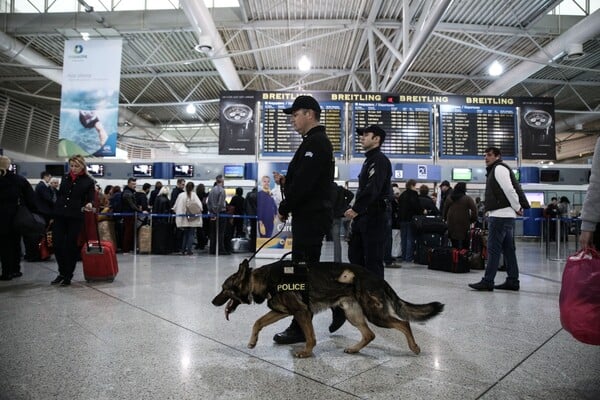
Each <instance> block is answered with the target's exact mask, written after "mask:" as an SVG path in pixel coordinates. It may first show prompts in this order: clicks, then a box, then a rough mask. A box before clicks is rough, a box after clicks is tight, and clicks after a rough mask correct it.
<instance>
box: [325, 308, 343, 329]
mask: <svg viewBox="0 0 600 400" xmlns="http://www.w3.org/2000/svg"><path fill="white" fill-rule="evenodd" d="M331 314H332V317H333V318H332V319H331V324H330V325H329V332H331V333H333V332H335V331H337V330H338V329H340V328H341V327H342V325H344V322H346V314H345V313H344V310H342V309H341V308H340V307H333V308H332V309H331Z"/></svg>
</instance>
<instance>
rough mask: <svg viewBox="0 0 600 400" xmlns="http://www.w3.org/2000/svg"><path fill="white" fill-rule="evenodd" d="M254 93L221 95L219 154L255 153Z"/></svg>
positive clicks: (225, 93)
mask: <svg viewBox="0 0 600 400" xmlns="http://www.w3.org/2000/svg"><path fill="white" fill-rule="evenodd" d="M255 105H256V100H255V95H254V92H224V93H223V94H221V101H220V118H219V121H220V123H219V154H242V155H252V154H254V153H255V143H256V141H255V136H256V135H255V132H254V107H255Z"/></svg>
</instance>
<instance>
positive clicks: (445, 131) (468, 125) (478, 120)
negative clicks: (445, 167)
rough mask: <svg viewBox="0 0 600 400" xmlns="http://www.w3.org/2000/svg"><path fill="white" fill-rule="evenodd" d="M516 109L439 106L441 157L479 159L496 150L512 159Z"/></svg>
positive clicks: (513, 155)
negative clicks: (490, 150) (493, 148)
mask: <svg viewBox="0 0 600 400" xmlns="http://www.w3.org/2000/svg"><path fill="white" fill-rule="evenodd" d="M516 123H517V118H516V109H515V108H514V107H491V106H470V105H468V106H467V105H449V104H442V105H440V158H463V159H465V158H472V159H480V158H481V157H483V154H484V151H485V149H486V148H488V147H497V148H499V149H500V150H501V151H502V157H503V158H504V159H515V158H516V156H517V154H516V148H517V147H516Z"/></svg>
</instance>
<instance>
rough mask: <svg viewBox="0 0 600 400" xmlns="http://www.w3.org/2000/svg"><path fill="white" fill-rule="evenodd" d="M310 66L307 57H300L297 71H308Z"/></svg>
mask: <svg viewBox="0 0 600 400" xmlns="http://www.w3.org/2000/svg"><path fill="white" fill-rule="evenodd" d="M310 65H311V63H310V60H309V59H308V57H306V55H303V56H302V57H300V60H298V69H300V71H308V70H310Z"/></svg>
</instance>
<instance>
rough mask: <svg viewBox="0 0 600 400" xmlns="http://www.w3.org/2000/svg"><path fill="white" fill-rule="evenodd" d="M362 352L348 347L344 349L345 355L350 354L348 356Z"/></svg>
mask: <svg viewBox="0 0 600 400" xmlns="http://www.w3.org/2000/svg"><path fill="white" fill-rule="evenodd" d="M359 351H360V349H357V348H356V347H346V348H345V349H344V353H348V354H356V353H358V352H359Z"/></svg>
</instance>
